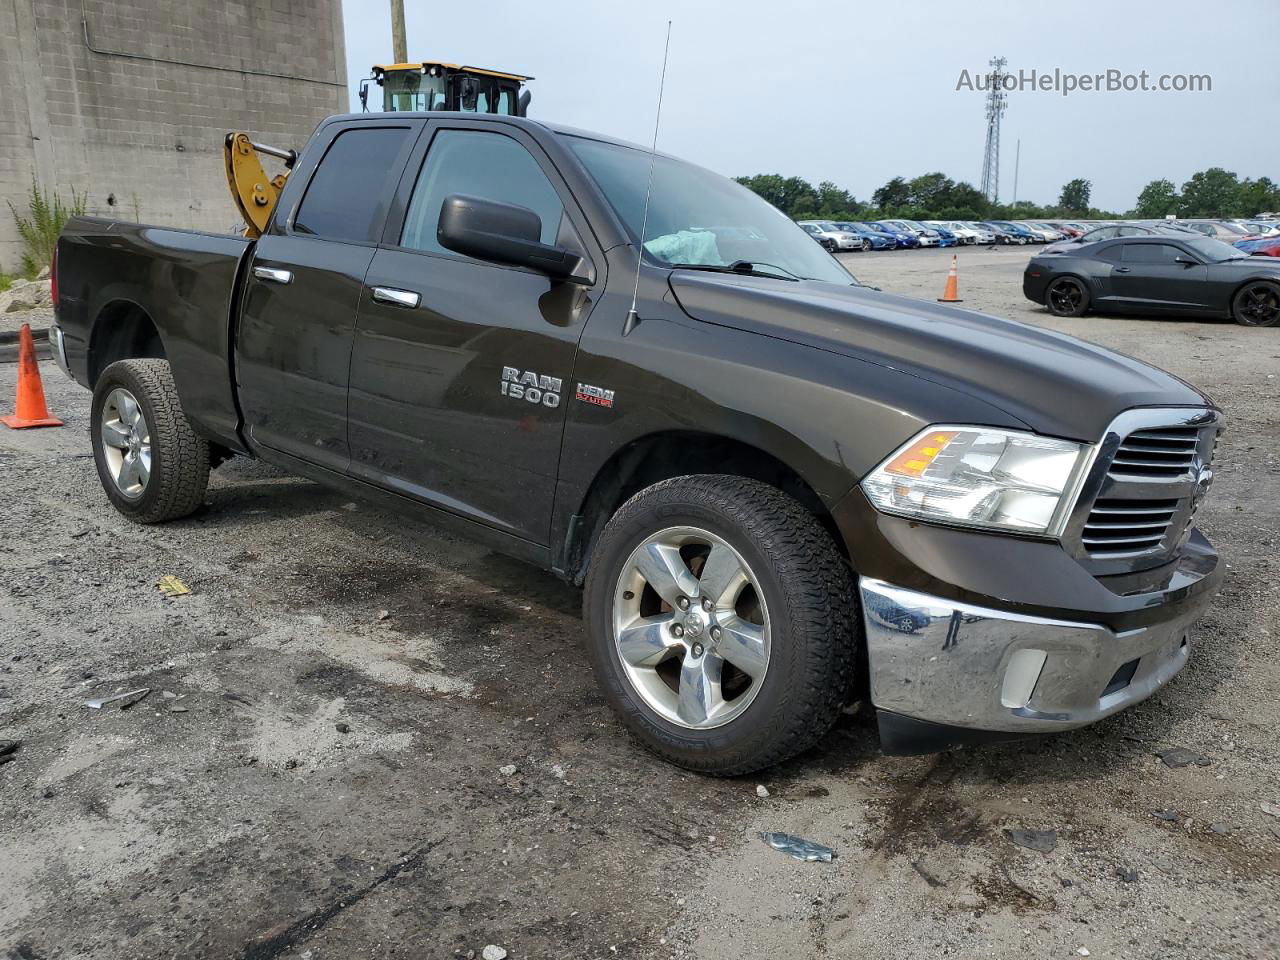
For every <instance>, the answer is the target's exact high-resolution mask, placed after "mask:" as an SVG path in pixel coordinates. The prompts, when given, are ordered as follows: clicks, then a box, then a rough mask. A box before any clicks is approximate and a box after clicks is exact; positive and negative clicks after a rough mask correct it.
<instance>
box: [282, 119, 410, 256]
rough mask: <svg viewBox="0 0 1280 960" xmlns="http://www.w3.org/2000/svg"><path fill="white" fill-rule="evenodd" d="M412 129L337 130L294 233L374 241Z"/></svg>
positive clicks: (297, 217) (299, 208)
mask: <svg viewBox="0 0 1280 960" xmlns="http://www.w3.org/2000/svg"><path fill="white" fill-rule="evenodd" d="M409 133H410V128H409V127H371V128H360V129H355V130H345V131H343V132H342V133H340V134H338V136H337V137H335V138H334V141H333V143H332V144H331V145H330V146H329V149H328V151H327V152H326V153H325V155H324V158H323V159H322V160H321V161H320V165H319V166H318V167H317V168H316V172H315V175H314V176H313V177H312V178H311V183H310V184H308V185H307V193H306V195H305V196H304V197H303V198H302V203H301V205H299V207H298V213H297V215H296V216H294V218H293V229H294V231H295V232H297V233H308V234H314V235H315V236H318V237H324V238H325V239H328V240H348V241H354V242H356V243H370V242H372V241H373V240H375V239H376V237H377V232H378V229H379V227H380V226H381V225H380V224H379V223H377V222H375V221H376V220H377V215H378V207H379V205H380V203H381V202H382V198H383V197H384V196H385V194H386V191H387V188H388V186H389V185H390V180H391V179H392V178H393V177H395V176H396V175H397V174H399V172H400V165H401V162H402V161H401V160H400V151H401V150H402V149H403V148H404V147H405V145H406V143H407V140H408V137H409Z"/></svg>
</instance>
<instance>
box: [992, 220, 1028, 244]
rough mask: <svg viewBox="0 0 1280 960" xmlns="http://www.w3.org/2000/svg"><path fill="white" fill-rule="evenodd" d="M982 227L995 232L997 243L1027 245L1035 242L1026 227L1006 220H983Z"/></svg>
mask: <svg viewBox="0 0 1280 960" xmlns="http://www.w3.org/2000/svg"><path fill="white" fill-rule="evenodd" d="M982 225H983V226H984V227H988V228H990V229H992V230H995V231H996V241H997V242H998V243H1017V244H1027V243H1033V242H1035V239H1036V238H1035V237H1034V236H1032V234H1031V231H1030V230H1028V229H1027V228H1026V227H1021V226H1019V225H1018V224H1016V223H1012V222H1010V221H1008V220H983V221H982Z"/></svg>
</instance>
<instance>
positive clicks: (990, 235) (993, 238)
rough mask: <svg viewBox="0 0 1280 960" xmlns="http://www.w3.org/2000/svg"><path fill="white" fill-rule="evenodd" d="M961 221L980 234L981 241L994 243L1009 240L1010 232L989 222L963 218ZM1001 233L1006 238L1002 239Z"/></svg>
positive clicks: (979, 240)
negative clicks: (1001, 229) (1000, 229)
mask: <svg viewBox="0 0 1280 960" xmlns="http://www.w3.org/2000/svg"><path fill="white" fill-rule="evenodd" d="M959 222H960V224H961V225H962V226H965V227H968V228H969V229H970V230H972V231H973V232H974V233H976V234H977V235H978V242H979V243H985V244H994V243H1007V242H1008V241H1009V235H1008V234H1006V233H1004V232H1003V231H999V230H997V229H996V228H995V227H992V226H989V225H988V224H985V223H980V222H978V221H977V220H961V221H959ZM1001 235H1003V236H1004V238H1005V239H1003V240H1002V239H1001Z"/></svg>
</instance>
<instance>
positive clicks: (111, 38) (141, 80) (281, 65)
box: [0, 0, 349, 273]
mask: <svg viewBox="0 0 1280 960" xmlns="http://www.w3.org/2000/svg"><path fill="white" fill-rule="evenodd" d="M346 81H347V78H346V65H345V52H344V38H343V29H342V3H341V0H5V2H3V3H0V90H3V91H4V93H3V95H2V96H0V270H4V271H8V272H10V273H12V272H15V271H16V270H17V269H18V265H19V261H20V247H19V243H18V240H17V230H16V229H15V226H14V222H13V217H12V215H11V214H10V213H9V209H8V206H7V205H6V204H5V202H4V201H6V200H7V201H9V202H11V203H12V204H13V205H14V206H15V207H17V208H18V211H19V212H20V213H23V214H25V213H26V210H27V197H28V194H29V192H30V189H31V182H32V178H33V177H34V178H35V179H36V181H38V182H39V183H40V184H41V186H43V187H45V188H47V189H48V188H53V189H56V190H58V191H59V193H60V194H61V195H62V196H63V197H64V198H67V199H69V197H70V193H71V190H72V188H75V190H76V191H77V192H79V193H83V194H85V195H86V196H87V201H88V212H89V213H93V214H99V215H102V216H112V217H119V218H122V219H130V220H140V221H142V222H144V223H157V224H165V225H171V226H182V227H194V228H197V229H206V230H227V229H230V228H231V227H232V226H233V225H234V224H235V223H236V222H237V216H236V213H235V208H234V207H233V206H232V204H231V198H230V196H229V195H228V193H227V187H226V181H225V180H224V179H223V173H222V140H223V137H224V136H225V134H226V133H227V131H229V130H246V131H249V132H250V133H251V134H252V135H253V136H254V138H255V139H261V140H263V141H266V142H268V143H273V144H278V145H280V146H286V147H288V146H292V147H301V146H302V144H303V143H304V142H305V140H306V138H307V136H308V135H309V134H310V133H311V131H312V129H313V128H314V127H315V125H316V124H317V123H318V122H319V121H320V120H321V119H322V118H324V117H326V116H328V115H329V114H333V113H344V112H346V111H347V110H348V109H349V100H348V94H347V85H346ZM278 169H279V167H277V166H270V165H269V166H268V170H269V172H272V173H274V172H276V171H277V170H278Z"/></svg>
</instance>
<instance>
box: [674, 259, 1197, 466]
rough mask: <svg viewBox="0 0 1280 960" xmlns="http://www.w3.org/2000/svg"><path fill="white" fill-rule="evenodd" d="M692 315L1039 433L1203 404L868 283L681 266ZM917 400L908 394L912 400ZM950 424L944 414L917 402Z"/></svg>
mask: <svg viewBox="0 0 1280 960" xmlns="http://www.w3.org/2000/svg"><path fill="white" fill-rule="evenodd" d="M670 282H671V290H672V292H673V293H674V294H675V297H676V299H677V300H678V301H679V303H680V306H681V308H682V309H683V310H684V311H685V313H687V314H688V315H689V316H690V317H692V318H694V319H695V320H700V321H703V322H706V323H715V324H720V325H722V326H727V327H733V328H735V329H738V330H745V331H749V332H751V333H758V334H761V335H763V336H767V337H774V338H777V339H780V340H787V341H791V342H793V343H801V344H807V345H809V346H812V347H816V348H818V349H821V350H829V351H831V352H833V353H838V354H843V355H845V356H848V357H853V358H855V359H858V360H863V361H866V362H868V363H876V364H880V365H882V366H886V367H891V368H893V369H896V370H900V371H902V372H905V373H908V374H911V375H913V376H916V377H920V378H922V379H925V380H929V381H932V382H934V383H940V384H943V385H945V386H947V387H950V388H952V389H955V390H960V391H963V392H964V393H967V394H969V395H971V396H973V397H976V398H978V399H980V400H983V401H984V402H986V403H989V404H991V405H992V406H995V407H997V408H999V409H1001V410H1003V411H1004V412H1006V413H1008V414H1009V415H1010V416H1013V417H1015V418H1017V419H1018V420H1020V421H1022V422H1023V423H1024V424H1026V425H1027V426H1028V427H1029V428H1030V429H1032V430H1034V431H1035V432H1037V433H1042V434H1045V435H1048V436H1056V437H1064V438H1067V439H1072V440H1081V441H1085V442H1093V441H1096V440H1098V439H1099V438H1100V437H1101V436H1102V434H1103V431H1104V430H1105V429H1106V427H1107V425H1108V424H1109V423H1110V422H1111V420H1112V419H1114V418H1115V416H1116V415H1117V414H1119V413H1120V412H1121V411H1123V410H1126V409H1129V408H1130V407H1150V406H1204V405H1211V403H1210V401H1209V400H1208V399H1207V398H1206V397H1205V396H1204V395H1203V394H1201V393H1200V392H1199V391H1198V390H1196V389H1195V388H1194V387H1192V386H1190V385H1188V384H1186V383H1184V382H1183V381H1181V380H1179V379H1178V378H1177V377H1174V376H1173V375H1172V374H1169V373H1165V372H1164V371H1163V370H1160V369H1157V368H1156V367H1152V366H1150V365H1148V364H1145V363H1142V362H1140V361H1138V360H1134V359H1133V358H1131V357H1126V356H1124V355H1123V354H1119V353H1115V352H1113V351H1111V350H1105V349H1103V348H1101V347H1095V346H1093V345H1092V344H1088V343H1085V342H1083V341H1081V340H1077V339H1075V338H1073V337H1068V336H1065V335H1063V334H1058V333H1053V332H1051V331H1048V330H1043V329H1041V328H1039V327H1034V326H1031V325H1029V324H1025V323H1019V322H1017V321H1014V320H1004V319H1001V318H999V317H992V316H988V315H986V314H982V313H975V312H973V311H970V310H961V309H957V308H955V307H952V306H944V305H942V304H935V303H930V302H928V301H926V300H917V299H914V298H911V297H902V296H895V295H892V294H887V293H881V292H879V291H876V290H873V289H872V288H870V287H863V286H856V285H851V286H843V285H840V284H834V283H822V282H818V281H808V280H802V281H798V282H797V281H787V280H773V279H769V278H765V277H754V276H742V277H738V276H733V275H729V274H721V273H700V272H697V271H692V270H674V271H672V273H671V280H670ZM903 401H904V406H905V407H908V408H910V398H907V397H904V398H903ZM913 412H915V413H918V414H919V415H921V416H923V417H925V418H926V419H930V420H933V421H934V422H942V421H945V420H946V419H947V416H946V411H913Z"/></svg>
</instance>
